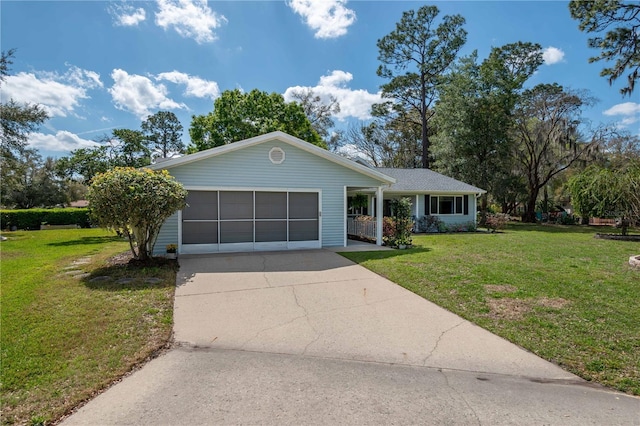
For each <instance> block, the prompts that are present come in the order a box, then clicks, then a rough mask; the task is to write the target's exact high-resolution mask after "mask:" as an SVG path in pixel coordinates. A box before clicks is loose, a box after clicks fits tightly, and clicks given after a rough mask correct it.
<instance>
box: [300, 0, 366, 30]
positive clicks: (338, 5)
mask: <svg viewBox="0 0 640 426" xmlns="http://www.w3.org/2000/svg"><path fill="white" fill-rule="evenodd" d="M346 3H347V1H346V0H290V1H289V2H288V6H289V7H290V8H291V9H292V10H293V11H294V12H295V13H297V14H298V15H300V16H302V17H303V18H304V20H305V23H306V24H307V26H308V27H309V28H311V29H312V30H314V31H315V32H316V33H315V35H314V36H315V37H316V38H336V37H340V36H342V35H345V34H346V33H347V28H349V26H351V24H353V23H354V22H355V21H356V13H355V12H354V11H353V10H351V9H347V8H346V7H345V6H344V5H345V4H346Z"/></svg>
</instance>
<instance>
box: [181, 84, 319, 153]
mask: <svg viewBox="0 0 640 426" xmlns="http://www.w3.org/2000/svg"><path fill="white" fill-rule="evenodd" d="M278 130H279V131H282V132H285V133H288V134H290V135H292V136H295V137H297V138H300V139H302V140H305V141H307V142H310V143H312V144H314V145H318V146H320V147H323V148H326V144H325V143H324V141H323V140H322V138H321V137H320V135H319V134H318V132H317V131H315V130H314V128H313V126H312V125H311V122H310V121H309V119H308V118H307V116H306V115H305V111H304V109H303V108H302V106H301V105H300V104H298V103H297V102H285V100H284V97H283V96H282V95H280V94H278V93H267V92H262V91H260V90H257V89H254V90H252V91H251V92H248V93H245V92H242V91H240V90H239V89H235V90H226V91H224V92H222V95H221V96H220V97H219V98H218V99H216V100H215V102H214V104H213V111H212V112H210V113H209V114H207V115H196V116H193V118H192V121H191V127H190V128H189V134H190V136H191V145H190V146H189V151H190V152H197V151H203V150H205V149H209V148H213V147H216V146H222V145H225V144H229V143H233V142H238V141H241V140H244V139H248V138H251V137H254V136H259V135H263V134H265V133H269V132H274V131H278Z"/></svg>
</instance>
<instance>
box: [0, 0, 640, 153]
mask: <svg viewBox="0 0 640 426" xmlns="http://www.w3.org/2000/svg"><path fill="white" fill-rule="evenodd" d="M424 4H434V5H436V6H437V7H438V8H439V9H440V11H441V12H440V13H441V16H442V15H446V14H461V15H462V16H463V17H464V18H465V19H466V24H465V29H466V30H467V31H468V40H467V44H466V45H465V47H464V48H463V50H462V52H461V55H467V54H470V53H471V52H472V51H473V50H478V53H479V56H480V58H481V59H484V58H485V57H486V56H487V54H488V53H489V51H490V49H491V47H492V46H501V45H504V44H507V43H513V42H516V41H529V42H536V43H539V44H540V45H541V46H543V49H544V52H545V58H546V63H545V64H544V65H543V66H541V67H540V69H539V71H538V72H537V73H536V74H535V75H534V76H533V77H532V78H531V80H530V81H529V83H528V84H530V85H535V84H538V83H553V82H557V83H559V84H562V85H563V86H567V87H571V88H573V89H587V90H589V91H590V93H591V94H592V95H593V96H595V97H596V98H597V99H598V100H599V102H598V103H597V104H596V105H595V106H593V107H592V108H589V109H587V110H586V111H585V117H587V118H588V119H589V120H590V121H591V123H592V125H593V126H596V125H598V124H600V123H607V124H609V123H615V124H616V125H617V126H619V127H623V128H626V129H628V130H629V131H630V132H632V133H633V134H640V125H639V123H640V97H639V96H638V94H637V92H638V91H637V90H636V93H634V94H633V95H632V96H631V98H629V97H625V98H623V97H622V96H621V95H620V93H619V89H620V85H613V86H609V84H608V82H607V80H606V79H605V78H603V77H600V76H599V73H600V70H601V69H602V66H603V64H601V63H594V64H589V63H588V58H589V57H591V56H594V55H595V54H596V53H597V52H596V51H594V50H592V49H589V48H588V47H587V38H588V35H586V34H584V33H582V32H580V31H579V30H578V23H577V22H576V21H574V20H572V19H571V17H570V15H569V11H568V6H567V2H560V1H535V2H523V1H508V2H507V1H493V2H489V1H447V2H417V1H412V2H404V1H344V0H288V1H211V2H205V1H203V0H158V1H116V2H104V1H11V0H2V1H1V2H0V13H1V16H0V24H1V29H0V45H1V48H2V50H4V51H6V50H8V49H11V48H16V49H17V52H16V55H15V58H14V64H13V66H12V74H13V75H12V76H11V77H9V78H8V79H7V80H6V81H5V83H4V84H3V86H2V88H1V89H0V96H2V100H3V101H5V100H7V99H8V98H9V97H13V98H14V99H16V100H18V101H22V102H37V103H40V104H42V105H44V106H45V108H46V109H47V110H48V111H49V114H50V115H51V118H50V119H49V120H48V121H47V122H46V124H45V125H43V126H42V127H41V128H40V130H39V131H38V132H37V133H35V134H32V135H31V137H30V144H31V146H33V147H35V148H38V149H39V150H40V151H41V153H43V154H44V155H52V156H54V157H60V156H64V155H67V154H68V153H69V151H70V150H72V149H76V148H81V147H86V146H91V145H92V144H94V143H95V142H93V141H94V140H96V139H98V138H100V137H101V136H103V135H105V134H107V133H110V131H111V129H113V128H129V129H139V127H140V123H141V121H142V120H143V119H144V118H145V117H146V116H147V115H148V114H153V113H155V112H157V111H159V110H170V111H173V112H174V113H175V114H176V115H177V116H178V118H179V119H180V121H181V123H182V125H183V126H184V136H183V139H184V141H185V143H188V142H189V137H188V128H189V125H190V123H191V116H192V115H194V114H195V115H199V114H206V113H208V112H210V111H211V110H212V109H213V101H214V99H215V98H216V97H217V96H219V94H220V92H221V91H224V90H229V89H235V88H240V89H242V90H245V91H249V90H252V89H254V88H257V89H260V90H264V91H268V92H278V93H282V94H284V95H285V97H286V98H287V97H288V93H290V91H291V90H292V89H293V88H296V87H311V88H314V90H315V91H316V92H317V93H319V94H322V95H324V96H328V95H330V94H331V95H333V96H335V97H336V98H337V99H338V100H339V102H340V106H341V112H340V114H339V115H338V116H337V117H336V121H337V124H338V126H339V127H345V126H347V124H348V123H350V122H353V121H356V120H366V119H368V118H369V108H370V106H371V104H372V103H375V102H377V101H379V99H380V98H379V86H380V84H381V83H383V81H382V80H381V79H380V78H379V77H377V76H376V68H377V66H378V60H377V56H378V50H377V47H376V41H377V40H378V39H379V38H381V37H383V36H384V35H386V34H388V33H389V32H390V31H392V30H393V29H394V28H395V24H396V22H398V21H399V19H400V17H401V15H402V12H403V11H406V10H409V9H417V8H419V7H420V6H422V5H424ZM288 91H289V92H288Z"/></svg>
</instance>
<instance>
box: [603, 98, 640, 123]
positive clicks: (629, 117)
mask: <svg viewBox="0 0 640 426" xmlns="http://www.w3.org/2000/svg"><path fill="white" fill-rule="evenodd" d="M603 114H604V115H607V116H610V117H614V116H621V118H620V123H619V124H620V125H622V126H629V125H631V124H633V123H637V122H638V121H640V104H638V103H635V102H624V103H621V104H617V105H614V106H612V107H611V108H609V109H608V110H606V111H604V112H603Z"/></svg>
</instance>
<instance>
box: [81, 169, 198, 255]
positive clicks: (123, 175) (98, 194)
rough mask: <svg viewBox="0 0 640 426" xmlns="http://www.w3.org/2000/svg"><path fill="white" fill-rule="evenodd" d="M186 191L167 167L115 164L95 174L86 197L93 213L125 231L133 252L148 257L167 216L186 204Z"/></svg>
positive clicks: (103, 220)
mask: <svg viewBox="0 0 640 426" xmlns="http://www.w3.org/2000/svg"><path fill="white" fill-rule="evenodd" d="M186 198H187V191H186V189H184V187H183V186H182V184H181V183H179V182H177V181H176V180H175V179H174V178H173V177H172V176H171V175H169V172H167V171H166V170H160V171H153V170H151V169H134V168H132V167H116V168H115V169H113V170H109V171H108V172H105V173H101V174H98V175H96V176H95V177H94V178H93V182H92V183H91V186H90V187H89V192H88V193H87V200H89V206H90V207H89V208H90V210H91V217H93V218H95V219H96V220H97V221H98V223H99V224H101V225H103V226H105V227H108V228H112V229H115V230H116V231H119V232H121V233H122V234H124V235H126V236H127V238H128V239H129V246H130V248H131V252H132V253H133V256H134V257H135V258H136V259H138V260H143V261H144V260H148V259H149V258H150V257H151V255H152V253H153V246H154V245H155V242H156V238H157V237H158V233H159V232H160V227H161V226H162V224H163V223H164V221H165V220H166V219H168V218H169V216H171V215H172V214H174V213H175V212H176V211H178V210H180V209H182V208H184V206H185V205H186V201H185V200H186Z"/></svg>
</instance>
